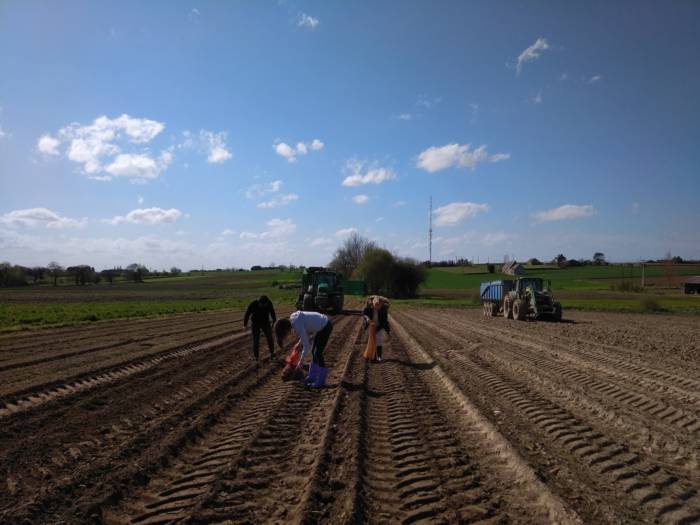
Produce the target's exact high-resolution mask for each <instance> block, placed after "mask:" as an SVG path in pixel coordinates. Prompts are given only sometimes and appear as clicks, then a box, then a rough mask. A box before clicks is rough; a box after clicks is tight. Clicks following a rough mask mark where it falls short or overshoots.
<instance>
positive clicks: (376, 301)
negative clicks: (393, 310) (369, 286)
mask: <svg viewBox="0 0 700 525" xmlns="http://www.w3.org/2000/svg"><path fill="white" fill-rule="evenodd" d="M381 307H382V300H381V299H380V298H379V297H375V298H373V299H372V308H374V309H375V311H379V309H380V308H381Z"/></svg>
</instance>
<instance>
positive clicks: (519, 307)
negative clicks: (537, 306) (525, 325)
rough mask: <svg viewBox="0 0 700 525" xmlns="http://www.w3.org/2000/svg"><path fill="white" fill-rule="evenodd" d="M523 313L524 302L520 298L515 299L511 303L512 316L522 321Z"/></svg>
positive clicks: (523, 318)
mask: <svg viewBox="0 0 700 525" xmlns="http://www.w3.org/2000/svg"><path fill="white" fill-rule="evenodd" d="M525 313H526V312H525V303H524V302H523V301H522V300H521V299H517V300H516V301H515V302H514V303H513V318H514V319H517V320H518V321H524V320H525Z"/></svg>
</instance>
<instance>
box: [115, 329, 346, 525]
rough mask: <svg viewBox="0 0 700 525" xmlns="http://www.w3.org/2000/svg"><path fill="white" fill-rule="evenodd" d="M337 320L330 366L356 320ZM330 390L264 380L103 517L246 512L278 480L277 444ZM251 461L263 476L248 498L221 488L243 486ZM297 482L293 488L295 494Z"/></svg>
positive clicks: (290, 441) (289, 442)
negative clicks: (235, 496)
mask: <svg viewBox="0 0 700 525" xmlns="http://www.w3.org/2000/svg"><path fill="white" fill-rule="evenodd" d="M337 324H338V325H339V326H336V329H335V330H334V334H333V335H332V337H331V341H330V343H329V350H332V349H335V348H339V350H338V351H336V352H333V354H331V353H330V352H329V353H328V358H327V359H328V361H329V363H331V366H332V367H333V366H334V364H333V363H335V366H336V367H337V365H338V360H339V359H342V357H343V356H344V354H345V353H346V352H347V351H348V349H347V344H346V345H342V344H341V341H346V340H347V339H348V336H349V335H350V332H351V331H352V330H353V328H354V327H355V325H354V324H352V323H351V322H350V319H341V320H340V322H338V323H337ZM331 355H333V357H332V358H331ZM332 370H333V369H332ZM336 373H337V372H336ZM330 394H331V390H330V389H324V390H323V391H321V392H315V391H312V390H308V389H305V388H304V387H303V386H302V385H300V384H298V382H288V383H283V382H281V381H280V380H279V379H277V378H271V379H270V380H267V381H266V382H264V383H262V384H260V385H259V386H258V387H257V388H256V389H255V390H254V391H253V392H252V393H251V395H250V396H249V397H248V398H246V399H245V400H243V401H242V402H241V403H240V404H238V405H237V406H236V407H234V409H232V410H231V411H229V412H228V413H227V414H225V415H224V416H223V417H221V418H220V421H219V422H218V423H217V424H216V425H215V426H214V427H212V429H211V430H210V431H209V432H207V433H206V434H205V435H203V436H202V438H201V439H200V440H199V441H198V442H197V443H196V444H195V445H194V446H192V447H189V448H188V449H187V450H185V451H184V452H183V453H182V454H180V455H179V456H178V458H177V460H176V461H175V462H174V463H173V465H172V467H169V468H167V469H165V470H164V471H162V472H160V473H159V474H158V476H155V477H154V478H153V480H152V482H151V483H150V484H149V486H148V487H147V489H146V490H145V491H142V492H139V493H137V494H135V495H134V496H133V497H132V498H130V499H129V500H128V501H126V502H125V503H124V504H123V505H121V506H120V507H119V508H117V509H112V510H110V511H109V513H108V514H107V521H108V522H113V523H123V522H124V521H125V520H126V519H127V518H128V519H131V520H132V522H133V523H163V522H171V521H176V520H182V519H185V518H188V517H191V516H192V514H193V513H194V512H197V513H201V514H211V513H212V512H213V513H215V514H216V513H221V512H225V513H234V514H235V513H243V514H246V513H247V512H248V511H247V510H246V508H247V506H249V505H255V503H256V500H257V502H259V503H260V502H261V501H260V500H261V498H260V497H259V496H260V492H261V491H264V489H265V488H266V487H267V486H269V484H272V483H274V482H275V481H279V463H280V461H281V460H283V459H284V458H283V457H280V454H279V450H280V447H282V448H283V447H287V449H289V448H290V447H291V448H294V447H296V446H297V442H298V441H299V439H300V437H299V434H300V433H301V432H302V425H303V424H304V423H305V420H304V418H303V415H304V414H305V413H306V412H307V411H308V409H309V406H310V405H311V404H313V403H314V402H317V401H318V399H319V397H321V398H322V399H324V400H326V401H328V400H331V395H330ZM331 402H332V400H331ZM324 407H325V408H327V407H326V406H325V404H323V405H322V406H321V405H319V406H317V407H316V408H315V409H314V410H315V411H316V412H318V413H320V412H319V410H322V408H324ZM316 437H317V436H316ZM309 457H311V455H309ZM250 469H252V470H255V471H256V473H257V475H259V476H262V477H261V478H260V480H256V482H255V483H254V485H255V487H256V489H257V490H255V499H254V500H251V497H250V494H249V495H248V496H246V497H243V498H242V501H238V500H235V501H230V500H228V499H227V498H228V496H230V494H229V492H227V491H224V492H221V490H222V487H224V486H226V487H228V488H227V490H229V489H231V490H233V489H235V488H236V487H238V488H239V489H241V488H245V487H246V484H245V483H242V482H241V481H237V480H236V476H237V475H239V476H241V475H242V476H244V477H245V472H246V471H247V470H250ZM276 472H277V473H276ZM265 474H267V475H268V477H267V478H264V475H265ZM246 479H248V478H247V477H246ZM298 488H299V487H297V493H299V494H301V491H300V490H298ZM224 495H225V497H224ZM272 496H274V494H273V495H271V496H270V497H272ZM222 498H223V499H222ZM265 501H267V499H265V498H262V502H265ZM239 504H240V505H239ZM207 519H208V518H207Z"/></svg>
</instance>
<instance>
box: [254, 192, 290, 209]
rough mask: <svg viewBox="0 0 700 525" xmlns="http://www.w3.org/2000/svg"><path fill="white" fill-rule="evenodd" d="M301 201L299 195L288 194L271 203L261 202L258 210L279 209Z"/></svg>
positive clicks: (275, 198) (276, 198)
mask: <svg viewBox="0 0 700 525" xmlns="http://www.w3.org/2000/svg"><path fill="white" fill-rule="evenodd" d="M298 199H299V195H297V194H296V193H288V194H286V195H278V196H277V197H274V198H272V199H271V200H269V201H265V202H261V203H259V204H258V208H279V207H281V206H285V205H287V204H289V203H290V202H294V201H295V200H298Z"/></svg>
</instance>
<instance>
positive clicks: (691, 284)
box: [683, 275, 700, 294]
mask: <svg viewBox="0 0 700 525" xmlns="http://www.w3.org/2000/svg"><path fill="white" fill-rule="evenodd" d="M683 291H684V292H685V293H697V294H700V275H696V276H695V277H688V278H687V279H686V280H685V281H683Z"/></svg>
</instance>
